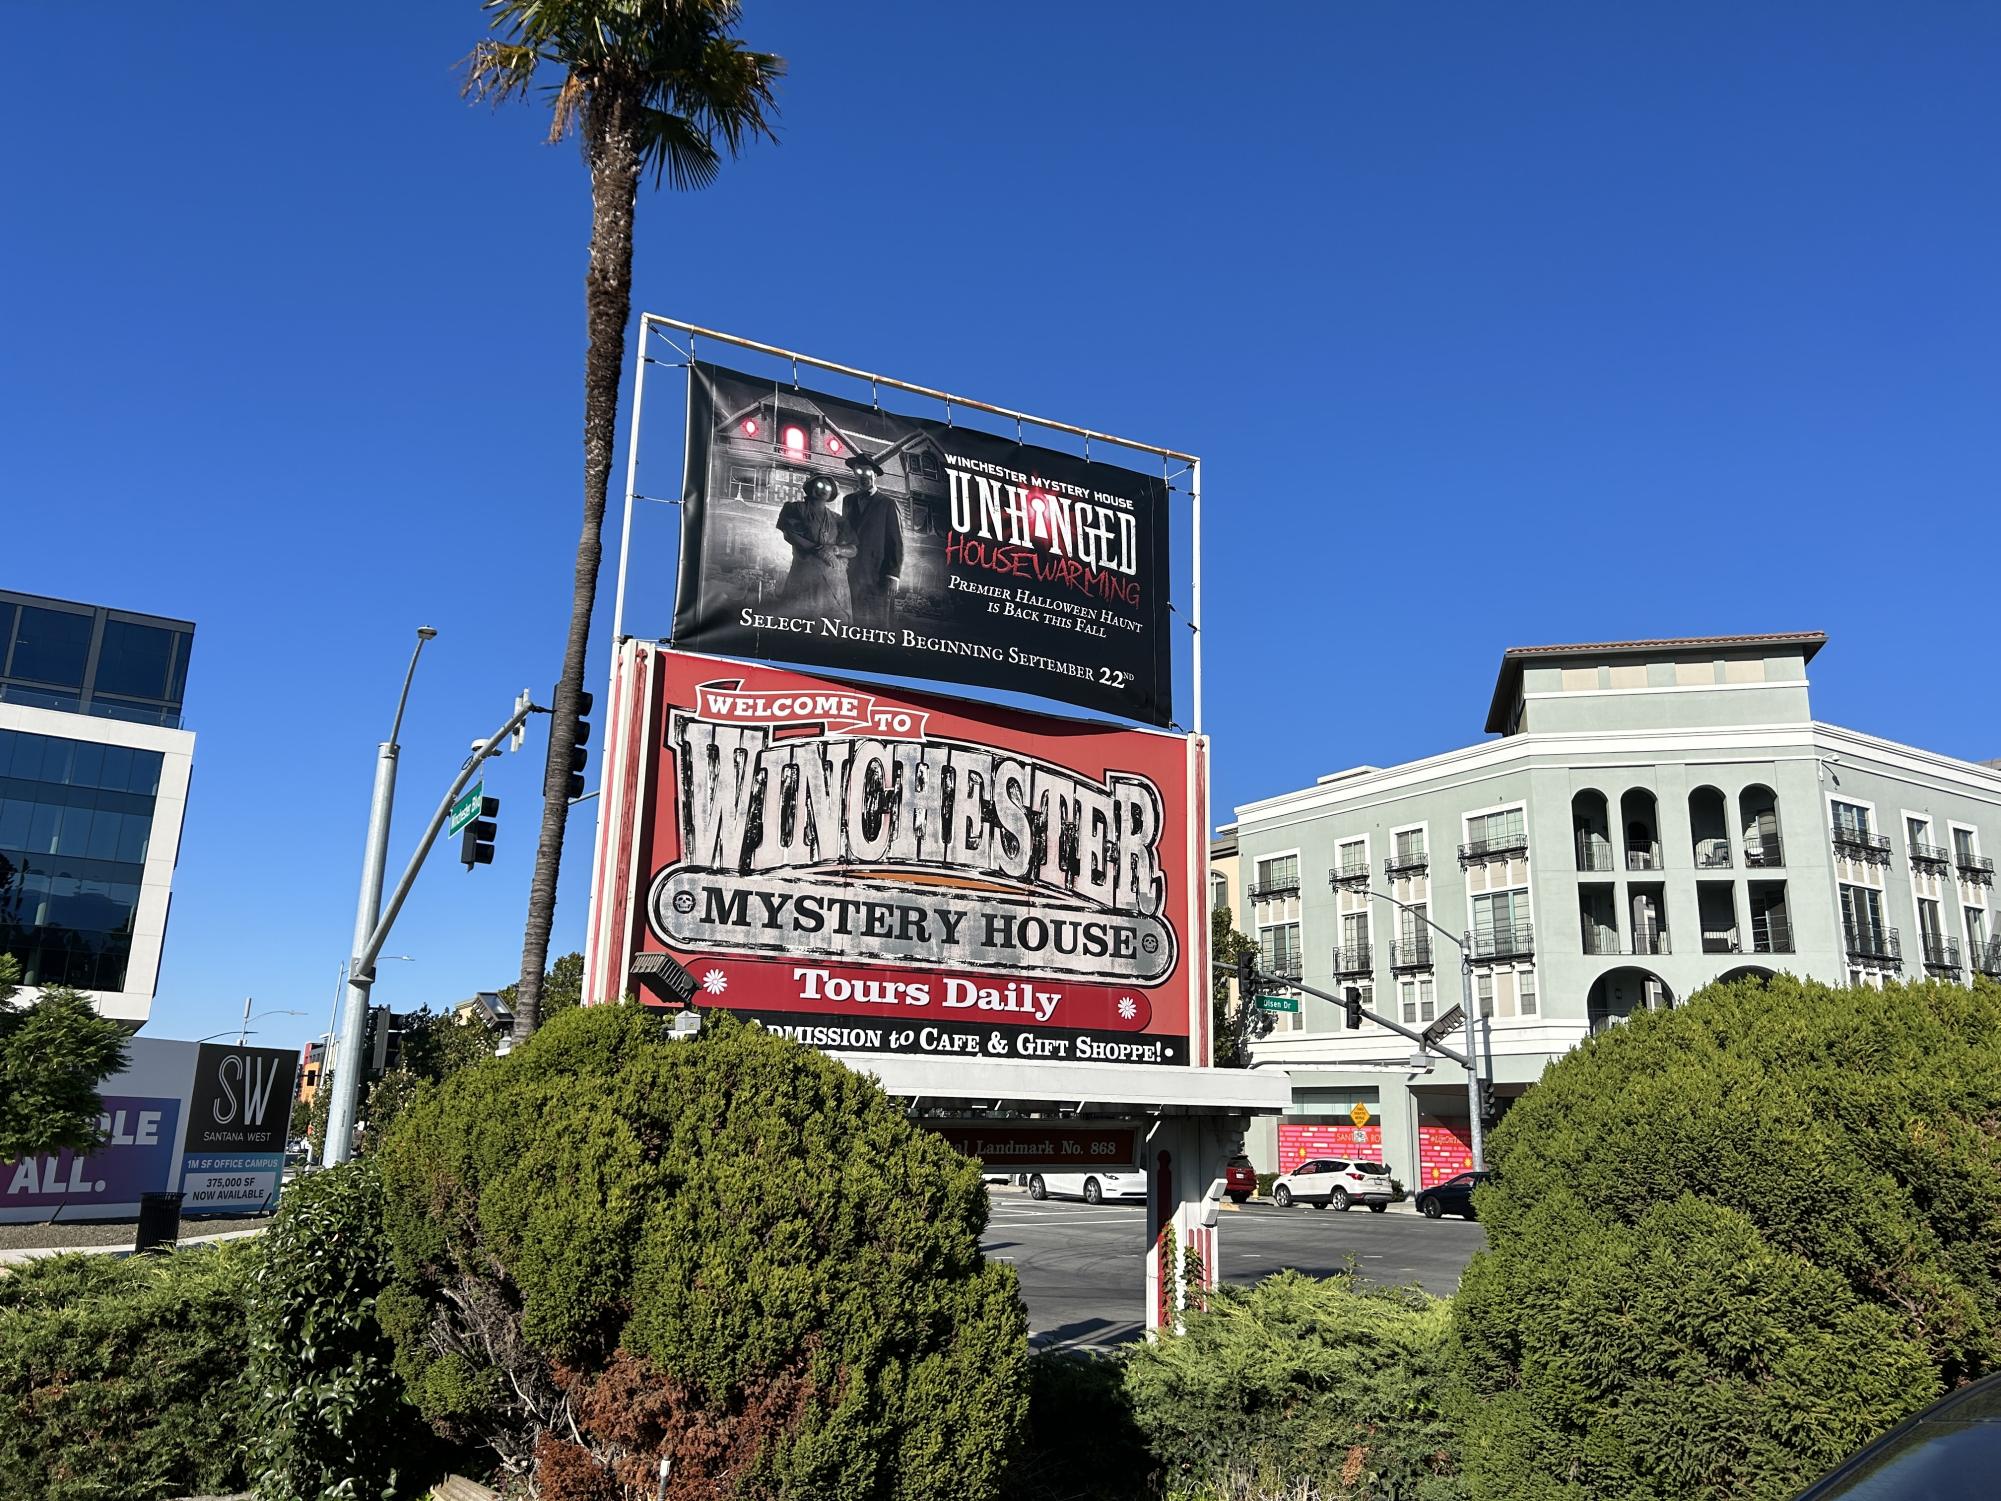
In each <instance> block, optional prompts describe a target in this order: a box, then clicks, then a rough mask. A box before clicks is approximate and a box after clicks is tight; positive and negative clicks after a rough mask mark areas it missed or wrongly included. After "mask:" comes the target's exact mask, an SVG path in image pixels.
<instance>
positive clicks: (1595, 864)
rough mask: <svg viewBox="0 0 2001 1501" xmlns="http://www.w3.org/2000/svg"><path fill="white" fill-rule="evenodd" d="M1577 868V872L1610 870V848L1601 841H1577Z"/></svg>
mask: <svg viewBox="0 0 2001 1501" xmlns="http://www.w3.org/2000/svg"><path fill="white" fill-rule="evenodd" d="M1577 868H1578V869H1579V870H1610V869H1611V868H1612V846H1611V845H1610V844H1607V843H1605V842H1604V841H1602V840H1597V839H1579V840H1578V841H1577Z"/></svg>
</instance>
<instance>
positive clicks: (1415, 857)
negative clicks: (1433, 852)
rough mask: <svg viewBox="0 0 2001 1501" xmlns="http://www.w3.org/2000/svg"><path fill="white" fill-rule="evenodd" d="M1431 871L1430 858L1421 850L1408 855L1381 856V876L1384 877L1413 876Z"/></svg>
mask: <svg viewBox="0 0 2001 1501" xmlns="http://www.w3.org/2000/svg"><path fill="white" fill-rule="evenodd" d="M1429 869H1431V856H1429V855H1427V854H1426V853H1425V852H1424V851H1423V850H1418V851H1416V852H1415V853H1414V854H1409V855H1385V856H1383V874H1384V875H1386V876H1415V875H1421V874H1423V873H1424V872H1425V871H1427V870H1429Z"/></svg>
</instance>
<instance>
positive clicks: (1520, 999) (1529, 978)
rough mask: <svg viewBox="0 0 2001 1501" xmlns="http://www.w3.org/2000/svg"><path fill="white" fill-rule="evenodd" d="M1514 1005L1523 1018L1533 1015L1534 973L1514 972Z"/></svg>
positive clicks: (1531, 971)
mask: <svg viewBox="0 0 2001 1501" xmlns="http://www.w3.org/2000/svg"><path fill="white" fill-rule="evenodd" d="M1515 1004H1516V1008H1517V1009H1518V1010H1519V1011H1520V1012H1521V1014H1522V1015H1523V1016H1534V1015H1535V971H1534V970H1532V969H1518V970H1516V971H1515Z"/></svg>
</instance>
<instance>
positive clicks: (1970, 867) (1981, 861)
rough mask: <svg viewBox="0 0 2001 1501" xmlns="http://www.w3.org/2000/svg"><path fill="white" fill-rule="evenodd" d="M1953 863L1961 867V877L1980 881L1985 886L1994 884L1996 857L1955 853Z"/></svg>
mask: <svg viewBox="0 0 2001 1501" xmlns="http://www.w3.org/2000/svg"><path fill="white" fill-rule="evenodd" d="M1952 863H1953V864H1954V865H1957V866H1958V867H1959V874H1960V879H1962V880H1966V881H1978V882H1979V883H1980V884H1981V885H1983V886H1992V885H1993V884H1994V857H1993V856H1991V855H1974V854H1963V855H1955V856H1954V857H1953V861H1952Z"/></svg>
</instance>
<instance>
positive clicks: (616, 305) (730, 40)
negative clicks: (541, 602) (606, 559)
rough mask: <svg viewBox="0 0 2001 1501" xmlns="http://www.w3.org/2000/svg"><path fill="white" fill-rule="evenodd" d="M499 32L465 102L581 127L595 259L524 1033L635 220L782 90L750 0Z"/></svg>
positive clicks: (536, 978)
mask: <svg viewBox="0 0 2001 1501" xmlns="http://www.w3.org/2000/svg"><path fill="white" fill-rule="evenodd" d="M482 9H484V10H485V11H487V12H488V14H489V15H490V16H491V17H492V21H491V25H490V29H491V30H492V31H494V32H496V33H498V35H497V36H493V37H489V38H488V39H487V40H485V41H482V42H481V43H480V44H479V45H478V46H477V47H475V48H474V49H473V51H472V55H471V56H470V57H468V58H467V59H466V62H465V68H466V77H465V93H466V95H467V97H469V98H474V99H484V100H489V101H491V102H493V103H495V104H499V103H500V102H502V101H504V100H508V99H516V98H521V97H524V96H525V95H526V94H527V93H528V92H529V90H530V88H531V87H532V86H533V84H534V81H535V79H536V77H537V75H538V74H539V75H541V76H543V77H544V78H554V79H556V80H558V81H556V82H552V83H551V84H550V85H549V87H548V90H547V92H548V94H549V96H550V100H551V104H552V106H553V111H554V118H553V120H552V121H551V124H550V127H549V139H550V140H551V141H552V142H553V141H560V140H562V139H563V138H564V137H565V136H567V135H569V134H570V133H571V132H572V131H575V132H576V133H577V134H578V136H579V137H580V138H581V140H582V144H583V150H584V161H585V163H586V164H587V165H588V166H589V168H590V173H591V253H590V269H589V271H588V273H587V274H586V276H585V279H584V309H585V323H586V327H587V329H588V335H589V344H588V347H587V350H586V353H585V355H584V527H583V534H582V536H581V537H579V538H578V540H577V571H576V581H575V585H574V591H573V594H572V598H571V605H570V634H569V640H568V642H567V644H566V645H565V647H564V650H563V676H562V679H561V681H559V682H558V683H557V685H556V702H555V703H554V705H552V708H553V709H554V711H555V712H554V714H553V715H552V716H551V726H550V731H549V761H548V765H547V766H546V768H545V769H544V771H543V776H542V836H541V839H540V841H539V842H538V843H537V845H536V848H535V876H534V880H533V881H532V882H531V883H530V886H529V891H528V924H527V928H526V931H525V933H524V934H523V938H522V944H521V989H520V993H519V996H518V998H517V999H516V1002H515V1007H514V1036H515V1039H516V1040H517V1041H519V1040H523V1039H526V1038H527V1037H528V1035H529V1034H530V1033H532V1032H533V1031H534V1030H535V1026H536V1023H537V1022H538V1020H539V1019H540V1009H541V996H542V974H543V968H544V966H545V965H546V963H547V962H548V954H549V929H550V926H551V924H552V923H553V921H554V919H555V914H556V874H557V871H558V869H559V868H560V867H561V865H562V859H563V830H564V824H565V822H566V820H567V818H568V815H569V811H570V807H569V779H570V752H571V750H572V749H573V748H574V745H575V740H576V721H577V708H578V695H579V694H580V693H581V692H582V691H583V682H584V656H585V652H586V649H587V648H588V646H589V644H590V628H591V607H592V605H593V604H595V603H596V601H597V582H598V563H599V559H600V557H601V556H602V554H603V551H604V543H603V536H602V533H603V530H604V505H605V487H606V485H607V484H608V483H609V481H610V478H611V455H612V447H613V444H614V442H615V432H616V428H617V421H618V381H619V374H620V372H621V371H623V370H624V368H625V326H626V323H627V322H628V321H629V319H630V318H631V315H632V221H633V215H634V212H635V209H636V205H637V203H638V198H639V183H640V179H641V178H642V177H644V176H645V175H646V173H647V171H648V169H651V171H652V173H653V180H654V183H655V185H656V186H657V185H658V184H659V183H660V181H661V180H662V179H663V178H664V179H665V180H666V182H667V183H668V185H669V186H671V187H673V188H676V189H679V190H681V191H683V192H688V191H692V190H694V189H697V188H705V187H707V186H708V185H709V184H710V183H712V182H714V181H715V180H716V177H717V175H718V173H719V172H720V171H721V168H722V160H723V154H724V153H725V152H727V153H728V154H729V155H730V156H732V157H734V156H737V155H739V154H740V153H741V152H742V151H743V149H744V147H745V146H747V145H748V144H749V143H751V142H752V141H754V140H756V139H757V138H758V137H760V136H763V137H765V138H767V139H770V140H776V139H777V137H776V135H775V134H774V133H773V131H772V127H771V121H772V119H773V118H774V117H775V116H776V115H777V112H778V109H777V103H776V101H775V100H774V98H773V96H772V86H773V85H774V84H775V83H776V81H777V80H778V78H779V77H780V76H781V75H782V74H783V73H784V71H785V60H784V59H783V58H781V57H778V56H776V55H774V54H772V53H769V52H752V51H750V50H748V49H747V48H745V47H744V46H743V44H742V43H741V42H739V41H738V40H737V39H736V37H735V36H733V35H732V34H731V33H732V32H733V31H734V30H735V29H736V25H737V21H738V18H739V15H740V11H741V6H740V5H739V3H738V0H484V3H483V5H482Z"/></svg>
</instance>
